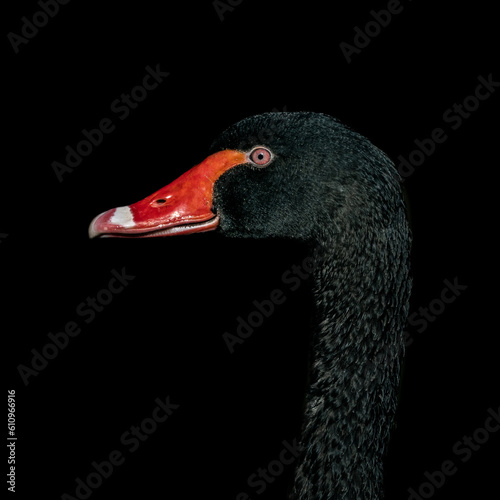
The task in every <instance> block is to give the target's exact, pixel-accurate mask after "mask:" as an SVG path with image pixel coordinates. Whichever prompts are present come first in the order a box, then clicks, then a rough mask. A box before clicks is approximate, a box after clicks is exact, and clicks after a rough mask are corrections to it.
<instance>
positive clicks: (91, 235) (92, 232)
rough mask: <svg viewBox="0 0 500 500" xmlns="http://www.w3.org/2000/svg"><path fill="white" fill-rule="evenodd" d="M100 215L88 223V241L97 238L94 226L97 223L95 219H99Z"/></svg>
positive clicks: (97, 233) (97, 231)
mask: <svg viewBox="0 0 500 500" xmlns="http://www.w3.org/2000/svg"><path fill="white" fill-rule="evenodd" d="M101 215H102V214H99V215H97V216H96V217H94V218H93V219H92V222H91V223H90V225H89V238H90V239H93V238H95V237H96V236H99V230H98V229H97V228H96V226H95V223H96V221H97V219H99V217H100V216H101Z"/></svg>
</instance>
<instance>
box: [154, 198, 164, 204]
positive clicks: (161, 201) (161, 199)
mask: <svg viewBox="0 0 500 500" xmlns="http://www.w3.org/2000/svg"><path fill="white" fill-rule="evenodd" d="M166 201H167V200H165V199H164V198H160V199H159V200H156V203H158V205H163V204H164V203H166Z"/></svg>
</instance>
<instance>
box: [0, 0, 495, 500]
mask: <svg viewBox="0 0 500 500" xmlns="http://www.w3.org/2000/svg"><path fill="white" fill-rule="evenodd" d="M233 3H234V4H235V5H234V7H232V11H229V10H228V11H226V12H225V13H224V14H223V16H224V17H223V20H221V19H220V17H219V16H218V14H217V12H216V10H215V8H214V5H213V2H211V1H206V2H198V3H192V2H171V4H172V5H168V6H161V3H160V2H140V3H139V2H137V3H130V4H125V3H123V2H116V3H110V2H107V3H106V5H103V2H96V1H86V2H76V1H73V2H70V3H68V4H67V5H62V6H60V9H59V12H58V13H57V15H55V17H54V18H53V19H50V20H49V22H48V23H47V25H46V26H44V27H41V28H40V29H39V32H38V33H37V34H36V35H35V36H34V37H33V38H32V39H30V40H29V41H28V43H26V44H22V45H20V47H19V52H18V53H17V54H16V53H15V52H14V50H13V48H12V45H11V43H10V42H9V40H8V39H7V37H6V36H5V39H4V44H5V46H6V48H7V52H8V55H7V68H6V73H5V74H6V76H5V78H6V79H7V80H8V87H7V90H6V92H5V94H4V96H3V101H4V107H5V108H7V115H6V121H5V122H4V123H5V128H4V137H5V138H6V148H7V159H6V161H5V162H4V166H3V169H2V177H3V180H2V184H1V186H2V196H1V198H2V208H1V216H2V222H1V226H0V232H1V233H2V240H1V244H0V253H1V256H2V291H3V294H4V299H3V300H2V306H3V307H4V313H3V314H2V319H3V322H2V323H3V328H2V330H3V335H4V336H5V337H6V338H7V339H8V347H7V349H6V354H7V363H6V364H7V375H8V379H9V380H8V388H9V389H15V390H16V399H17V436H18V441H17V448H16V452H17V455H16V456H17V461H16V473H17V485H16V489H17V496H18V497H19V498H34V497H41V498H61V495H63V494H64V493H67V494H70V495H72V496H75V487H76V482H75V481H76V479H77V478H78V477H79V478H81V479H82V480H85V478H86V477H87V475H88V474H89V473H90V472H92V471H93V469H92V466H91V463H92V462H93V461H97V462H101V461H103V460H107V459H108V457H109V454H110V453H111V452H113V451H114V450H119V451H121V452H122V453H123V456H124V457H125V462H124V463H123V465H120V466H118V467H116V468H115V470H114V472H113V474H112V475H111V476H110V477H109V478H107V479H105V480H104V481H103V483H102V485H101V486H100V487H98V488H96V489H95V490H93V492H92V495H91V496H90V498H92V499H97V498H119V497H120V496H123V495H125V494H135V495H140V497H141V498H204V497H205V496H208V495H211V496H214V497H215V498H219V499H235V498H237V495H238V493H240V492H247V493H248V494H249V495H250V497H251V498H253V499H254V498H263V499H266V498H269V499H281V498H284V497H285V494H286V491H287V489H288V488H289V486H290V484H291V481H292V474H293V473H292V471H293V466H291V465H290V466H287V467H286V469H285V471H284V473H283V474H281V475H280V476H279V477H277V478H276V479H275V481H274V482H273V484H270V485H269V486H268V487H267V488H266V490H265V491H264V492H263V493H262V494H257V491H256V489H255V488H251V487H249V486H248V484H247V479H248V477H249V476H250V475H251V474H253V473H254V472H256V470H257V469H258V468H259V467H267V465H268V464H269V463H270V462H271V461H272V460H275V459H277V458H278V457H279V454H280V452H281V450H282V449H283V445H282V442H283V440H286V441H288V442H290V443H291V442H292V441H293V439H294V438H295V437H297V436H298V433H299V429H300V418H301V404H302V398H303V391H304V385H305V377H306V365H307V356H306V355H307V335H306V332H307V330H308V326H309V323H308V306H307V305H305V304H307V301H308V298H309V297H308V294H307V291H306V288H307V287H306V285H305V284H304V286H301V287H300V288H299V290H297V291H294V292H292V291H290V289H289V288H288V287H287V286H286V285H284V284H283V282H282V279H281V276H282V274H283V272H285V271H286V270H288V269H291V267H292V266H293V265H294V264H300V263H301V262H302V259H303V258H304V253H303V250H302V249H301V248H296V247H295V246H294V245H292V244H291V243H284V242H277V241H237V240H229V239H223V238H221V237H220V235H218V234H215V233H207V234H198V235H191V236H185V237H178V238H171V239H168V240H167V239H151V240H148V239H145V240H93V241H90V240H89V239H88V237H87V227H88V224H89V222H90V220H91V219H92V218H93V217H94V216H95V215H96V214H98V213H100V212H102V211H104V210H107V209H109V208H112V207H115V206H120V205H126V204H130V203H132V202H135V201H138V200H140V199H142V198H143V197H145V196H146V195H149V194H150V193H152V192H153V191H155V190H157V189H158V188H160V187H162V186H164V185H166V184H168V183H169V182H170V181H171V180H173V179H175V178H176V177H177V176H178V175H179V174H181V173H182V172H184V171H185V170H187V169H188V168H190V167H191V166H193V165H195V164H197V163H199V162H200V161H201V160H202V159H203V158H204V157H205V156H206V151H207V148H208V146H209V145H210V143H211V141H212V140H213V139H214V138H215V137H216V136H217V135H218V134H219V133H220V132H221V131H222V130H223V129H224V128H226V127H227V126H229V125H231V124H232V123H234V122H236V121H237V120H239V119H241V118H243V117H246V116H249V115H252V114H256V113H260V112H266V111H271V110H273V109H277V110H288V111H299V110H312V111H319V112H324V113H328V114H331V115H333V116H336V117H338V118H340V119H341V120H342V121H344V122H345V123H347V124H348V125H349V126H351V127H352V128H354V129H355V130H357V131H359V132H360V133H362V134H364V135H366V136H367V137H369V138H370V140H371V141H372V142H373V143H374V144H376V145H377V146H378V147H380V148H381V149H382V150H384V151H385V152H386V153H387V154H388V155H389V156H391V157H392V158H393V159H394V160H395V161H396V159H397V158H398V156H399V155H403V156H404V157H405V158H408V155H409V154H410V152H411V151H412V150H414V149H415V148H416V146H415V144H414V140H415V139H424V138H428V137H430V135H431V132H432V130H433V129H435V128H436V127H442V128H443V129H445V131H446V133H447V136H448V137H447V140H446V141H445V142H444V143H442V144H438V145H437V146H436V149H435V152H434V153H433V154H432V155H431V156H429V157H428V158H427V159H426V160H425V162H423V164H422V165H420V166H418V167H416V168H415V172H414V173H413V174H412V175H411V176H410V177H408V178H407V180H406V188H407V191H408V195H409V199H410V205H411V216H412V226H413V232H414V252H413V262H414V264H413V272H414V280H415V281H414V293H413V296H412V305H411V311H412V312H416V311H418V310H419V308H420V307H427V306H428V305H429V303H430V302H431V301H433V300H434V299H439V297H440V294H441V291H442V289H443V288H444V287H445V284H444V280H445V279H448V280H450V281H451V282H453V280H454V279H456V280H457V281H458V283H460V284H462V285H467V289H466V290H464V291H463V292H462V293H461V295H460V296H459V297H458V298H457V299H456V300H455V301H454V302H453V303H451V304H448V305H446V306H445V308H444V310H443V312H442V313H441V314H439V315H438V316H437V317H436V319H435V320H434V321H432V322H429V323H428V325H427V327H426V328H425V331H422V332H419V331H418V330H417V328H415V326H411V325H409V326H408V332H409V334H410V335H411V338H412V339H413V342H412V344H411V345H410V346H409V348H408V351H407V358H406V367H405V373H404V380H403V388H402V396H401V402H400V409H399V414H398V421H397V428H396V430H395V432H394V434H393V439H392V444H391V448H390V453H389V456H388V460H387V467H386V470H387V481H386V490H387V498H389V499H400V498H408V496H409V493H408V488H410V487H411V488H415V489H418V488H419V486H420V485H421V483H423V482H424V481H426V478H425V476H424V473H425V472H426V471H427V472H429V473H433V472H434V471H436V470H438V469H439V468H440V467H441V464H442V463H443V462H444V461H445V460H453V462H454V463H455V464H456V466H457V472H456V473H455V474H454V475H452V476H451V477H448V478H447V479H446V481H445V484H444V485H443V486H442V487H440V488H437V489H436V491H435V492H434V494H433V497H434V498H450V499H451V498H457V496H466V495H468V496H469V497H471V498H485V497H487V496H489V492H490V491H491V490H492V489H493V488H496V487H497V484H498V482H497V481H496V480H495V478H494V470H493V469H494V461H493V458H492V457H493V454H494V448H495V447H496V448H497V449H496V452H497V454H498V435H497V434H494V433H491V435H490V437H489V439H488V440H487V442H486V443H484V444H483V445H482V446H481V447H480V449H479V450H478V451H475V452H473V453H472V455H471V457H470V459H469V460H468V461H466V462H462V461H461V459H460V457H459V456H457V455H456V454H455V453H454V452H453V447H454V445H455V444H456V443H457V442H458V441H459V440H462V438H463V436H464V435H472V434H473V433H474V431H475V430H476V429H478V428H479V427H482V426H484V422H485V420H486V418H487V417H488V413H487V410H488V409H489V408H492V409H494V410H497V409H498V368H496V367H495V363H496V362H497V355H496V353H495V350H496V347H495V345H496V343H495V341H496V337H497V331H498V321H497V310H496V300H495V299H496V297H497V296H498V295H497V289H498V276H495V274H496V273H495V272H496V266H494V265H493V263H492V262H493V261H492V260H491V258H490V257H491V256H493V254H494V250H495V247H496V246H497V243H496V240H495V239H494V238H495V236H496V235H495V233H496V232H497V231H496V230H495V227H496V226H497V223H496V224H495V222H494V221H495V219H494V218H493V213H492V212H493V209H494V207H495V201H494V200H495V197H496V196H498V194H497V191H496V187H495V185H496V177H495V175H496V170H497V167H498V152H497V147H496V143H497V142H498V127H497V126H496V119H497V116H498V115H497V114H496V111H497V109H498V108H497V104H498V91H497V92H496V93H493V94H492V95H491V96H490V97H489V98H488V99H487V100H485V101H483V102H481V104H480V106H479V108H478V109H477V110H476V111H474V112H473V113H471V116H470V117H469V118H468V119H466V120H463V123H462V124H461V126H460V127H458V128H457V129H456V130H452V129H451V127H450V124H447V123H446V122H444V121H443V114H444V113H445V112H446V110H447V109H449V108H450V107H452V106H453V105H454V103H462V102H463V101H464V99H465V98H466V97H467V96H470V95H471V94H473V93H474V90H475V88H476V86H477V85H478V77H479V76H480V75H482V76H483V77H485V78H487V77H488V75H489V74H490V73H492V74H493V80H495V81H498V80H499V79H500V73H499V72H498V70H497V68H495V67H494V57H493V52H494V47H493V45H494V30H493V28H494V22H493V20H494V17H495V16H494V14H493V7H487V6H486V5H487V4H486V2H474V3H473V4H462V3H460V2H458V3H457V2H453V3H450V5H449V7H444V6H442V5H441V6H440V7H439V8H438V7H437V6H436V3H435V2H434V3H433V2H430V1H413V2H409V1H406V2H402V4H401V5H403V10H402V12H401V13H400V14H398V15H394V16H393V19H392V20H391V22H390V24H389V25H388V26H387V27H385V28H383V29H382V30H381V32H380V34H379V35H378V36H375V37H373V38H372V39H371V41H370V43H369V45H368V46H367V47H365V48H363V49H362V50H361V52H360V53H359V54H354V55H353V56H352V61H351V62H350V63H348V62H347V61H346V58H345V57H344V55H343V54H342V51H341V50H340V48H339V44H340V43H341V42H348V43H351V44H352V43H353V37H354V34H355V32H354V28H355V27H356V26H358V27H359V28H360V29H363V28H364V26H365V24H366V23H367V22H368V21H370V20H371V19H372V17H371V15H370V10H372V9H375V10H380V9H384V8H386V6H387V2H383V1H377V2H376V1H373V2H337V3H334V4H333V6H330V5H327V4H326V2H323V3H321V2H307V3H293V2H272V7H271V6H270V5H269V4H270V3H271V2H265V1H263V0H260V1H257V0H243V1H241V2H240V3H239V4H238V2H233ZM236 4H238V5H236ZM38 11H40V7H39V6H38V5H37V4H36V2H33V1H30V2H16V4H15V5H14V6H13V11H11V12H10V14H9V16H8V18H7V21H8V22H7V27H6V28H4V32H5V35H7V33H9V32H14V33H17V34H21V27H22V24H23V21H22V17H23V16H26V17H27V18H29V19H32V17H33V15H34V14H35V13H36V12H38ZM157 65H159V67H160V69H161V70H162V71H165V72H168V73H169V76H168V77H166V78H165V79H164V81H163V82H162V83H161V84H160V85H159V86H158V87H157V88H156V89H154V90H151V91H150V92H148V94H147V97H146V99H145V100H144V101H143V102H140V103H139V104H138V106H137V108H136V109H134V110H132V111H131V113H130V115H129V116H128V117H127V118H126V119H124V120H120V119H119V117H118V115H117V114H116V113H113V111H112V110H111V108H110V106H111V103H112V102H113V101H115V100H116V99H118V98H120V95H121V94H122V93H123V92H125V93H127V92H130V90H131V89H132V88H133V87H135V86H137V85H139V84H141V82H142V80H143V77H144V75H145V74H146V70H145V68H146V66H151V67H152V68H155V67H156V66H157ZM103 118H111V119H112V120H113V123H114V124H115V125H116V129H115V130H114V131H113V132H112V133H110V134H108V135H106V136H104V139H103V141H102V143H101V144H100V145H98V146H96V147H95V148H94V150H93V151H92V153H91V154H90V155H88V156H87V157H85V158H84V159H83V160H82V162H81V164H80V165H79V166H78V167H76V168H75V169H74V171H73V172H71V173H66V174H64V175H63V181H62V182H59V181H58V179H57V176H56V175H55V173H54V170H53V168H52V166H51V164H52V162H54V161H59V162H64V158H65V155H66V152H65V147H66V146H68V145H70V146H72V147H76V145H77V143H78V142H79V141H80V140H81V139H82V138H83V136H82V132H81V131H82V129H87V130H89V129H92V128H95V127H96V126H97V125H98V123H99V122H100V121H101V120H102V119H103ZM6 235H7V236H6ZM123 267H125V269H126V272H127V274H129V275H133V276H135V278H134V279H133V280H132V281H130V284H129V285H128V286H127V287H126V288H125V289H124V291H123V292H122V293H120V294H117V295H115V296H114V298H113V301H112V302H111V303H110V304H109V305H107V306H106V307H105V308H104V310H103V311H102V312H100V313H99V314H97V316H96V318H95V319H94V320H93V321H92V322H90V323H88V324H86V323H85V321H84V318H83V317H81V316H79V315H78V314H77V312H76V308H77V307H78V305H79V304H80V303H81V302H82V301H86V300H87V297H93V296H95V295H96V294H97V293H98V292H99V291H100V290H101V289H103V288H105V287H107V285H108V282H109V280H110V278H111V277H112V275H111V270H112V269H116V270H118V271H119V270H121V269H122V268H123ZM276 288H278V289H282V290H283V291H284V293H285V295H286V301H285V303H284V304H283V305H280V306H279V307H277V308H276V312H275V313H274V314H273V315H272V316H271V317H270V318H268V319H266V320H265V322H264V324H263V325H262V326H260V327H259V328H256V329H255V331H254V333H253V334H252V336H251V337H250V338H249V339H248V340H246V341H245V342H244V343H243V344H242V345H241V346H238V347H237V348H236V350H235V353H234V354H231V353H230V352H229V351H228V349H227V346H226V345H225V343H224V341H223V339H222V334H223V333H224V332H230V333H235V330H236V326H237V318H238V316H242V317H244V318H246V317H247V316H248V314H249V313H250V312H252V311H253V310H254V309H255V306H253V305H252V302H253V301H254V300H259V301H261V300H263V299H267V298H269V295H270V293H271V291H272V290H273V289H276ZM435 307H438V306H435ZM68 321H77V322H78V324H79V325H80V326H81V327H82V332H81V333H80V335H78V336H77V337H76V338H73V339H71V340H70V343H69V345H68V346H67V347H66V348H65V349H64V350H62V351H60V352H59V354H58V355H57V357H56V358H55V359H53V360H50V361H49V362H48V366H47V367H46V368H45V369H43V370H41V371H40V373H39V374H38V375H37V376H36V377H35V376H32V377H29V379H28V384H27V385H25V384H24V383H23V380H22V379H21V377H20V375H19V373H18V368H19V365H21V364H22V365H26V366H30V364H31V358H32V356H33V354H32V352H31V350H32V349H36V350H38V351H41V350H42V349H43V347H44V346H45V345H46V344H47V343H48V337H47V334H48V333H49V332H52V333H56V332H59V331H61V330H63V329H64V327H65V325H66V323H67V322H68ZM494 379H496V382H494ZM167 396H169V397H170V401H171V402H172V403H175V404H178V405H179V408H178V409H177V410H175V411H174V412H173V414H172V415H171V417H169V419H168V420H167V422H165V423H162V424H159V426H158V429H157V430H156V432H154V433H153V434H151V436H150V437H149V438H148V439H147V440H146V441H145V442H143V443H141V445H140V446H139V448H138V449H137V450H136V451H134V452H130V450H129V447H127V446H125V445H124V444H123V443H122V442H121V441H120V438H121V436H122V434H123V433H125V432H126V431H127V430H129V429H130V427H131V426H134V425H139V424H140V423H141V422H142V421H143V420H144V419H145V418H147V417H150V416H151V414H152V412H153V409H154V408H155V406H156V403H155V399H156V398H160V399H162V400H164V399H165V398H166V397H167ZM497 456H498V455H497ZM497 461H498V460H497ZM496 465H498V464H496ZM424 491H426V492H428V491H429V490H424Z"/></svg>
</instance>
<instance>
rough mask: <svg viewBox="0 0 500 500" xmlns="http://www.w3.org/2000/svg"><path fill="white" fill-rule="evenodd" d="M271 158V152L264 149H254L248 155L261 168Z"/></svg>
mask: <svg viewBox="0 0 500 500" xmlns="http://www.w3.org/2000/svg"><path fill="white" fill-rule="evenodd" d="M271 158H272V156H271V152H270V151H269V150H267V149H265V148H256V149H254V150H253V151H252V152H251V153H250V159H251V160H252V161H253V162H254V163H255V164H256V165H259V166H261V167H262V166H264V165H267V164H268V163H269V162H270V161H271Z"/></svg>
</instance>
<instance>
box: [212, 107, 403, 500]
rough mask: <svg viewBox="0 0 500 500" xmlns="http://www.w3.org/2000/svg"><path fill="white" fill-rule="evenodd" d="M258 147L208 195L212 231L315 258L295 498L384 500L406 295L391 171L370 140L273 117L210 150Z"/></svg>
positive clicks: (245, 125)
mask: <svg viewBox="0 0 500 500" xmlns="http://www.w3.org/2000/svg"><path fill="white" fill-rule="evenodd" d="M255 146H264V147H266V148H268V149H269V150H270V151H272V153H273V155H274V158H273V160H272V162H271V163H270V164H269V165H268V166H266V167H265V168H261V167H258V166H249V165H240V166H237V167H235V168H233V169H231V170H229V171H228V172H226V173H225V174H224V175H223V176H222V177H221V178H220V179H219V180H218V181H217V182H216V183H215V189H214V209H215V210H216V211H217V213H218V214H219V216H220V231H221V232H222V233H223V234H225V235H227V236H233V237H251V238H261V237H283V238H292V239H299V240H302V241H305V242H307V243H308V244H309V245H310V246H311V251H312V255H314V262H315V266H314V271H313V291H314V297H315V302H316V318H315V319H316V325H317V326H316V329H315V332H314V335H313V340H312V353H313V354H312V356H313V357H312V366H311V379H310V380H311V383H310V387H309V389H308V391H307V395H306V407H305V416H304V424H303V431H302V438H301V441H302V446H303V450H304V451H303V453H302V456H301V458H300V463H299V465H298V467H297V470H296V475H295V484H294V491H293V495H292V497H293V498H294V499H300V500H306V499H307V500H313V499H314V500H326V499H335V500H340V499H345V500H347V499H349V500H354V499H358V500H361V499H363V500H367V499H370V500H374V499H379V498H381V497H382V496H383V456H384V453H385V452H386V449H387V443H388V440H389V432H390V428H391V421H392V419H393V417H394V414H395V410H396V399H397V394H398V387H399V375H400V363H401V358H402V356H403V351H404V343H403V327H404V324H405V321H406V316H407V311H408V299H409V294H410V286H411V279H410V275H409V272H410V269H409V268H410V266H409V253H410V239H411V238H410V231H409V227H408V223H407V220H406V212H405V205H404V201H403V196H402V189H401V184H400V180H399V177H398V174H397V171H396V169H395V167H394V165H393V164H392V162H391V161H390V160H389V159H388V158H387V156H385V155H384V154H383V153H382V152H381V151H380V150H379V149H377V148H376V147H375V146H373V144H371V143H370V142H369V141H368V140H367V139H366V138H364V137H362V136H361V135H359V134H357V133H356V132H353V131H352V130H350V129H348V128H347V127H345V126H344V125H342V124H341V123H339V122H338V121H337V120H335V119H333V118H331V117H329V116H326V115H322V114H317V113H269V114H264V115H259V116H254V117H251V118H248V119H245V120H242V121H241V122H239V123H237V124H236V125H234V126H233V127H231V128H229V129H228V130H227V131H225V132H224V133H223V134H222V135H221V136H220V137H219V138H218V139H217V140H216V141H215V143H214V144H213V146H212V151H213V152H215V151H218V150H221V149H225V148H235V149H238V148H240V149H250V148H252V147H255Z"/></svg>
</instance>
